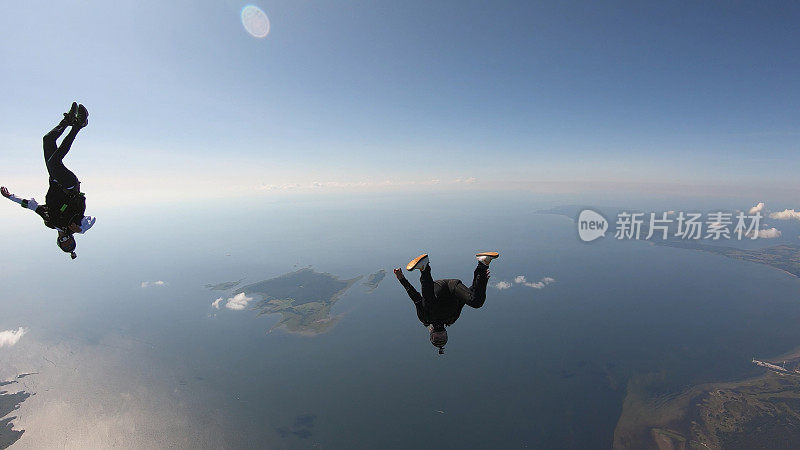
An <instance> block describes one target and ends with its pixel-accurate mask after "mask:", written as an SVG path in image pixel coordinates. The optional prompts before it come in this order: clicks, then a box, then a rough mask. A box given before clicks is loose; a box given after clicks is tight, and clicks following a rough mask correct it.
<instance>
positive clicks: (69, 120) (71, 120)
mask: <svg viewBox="0 0 800 450" xmlns="http://www.w3.org/2000/svg"><path fill="white" fill-rule="evenodd" d="M77 113H78V104H77V103H75V102H72V106H71V107H70V108H69V111H67V112H65V113H64V119H63V120H62V122H65V124H66V125H74V124H75V116H76V114H77Z"/></svg>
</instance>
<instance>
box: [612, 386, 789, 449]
mask: <svg viewBox="0 0 800 450" xmlns="http://www.w3.org/2000/svg"><path fill="white" fill-rule="evenodd" d="M645 392H646V389H645V388H644V385H643V384H641V383H640V382H637V381H633V380H632V381H631V384H629V386H628V394H627V396H626V398H625V401H624V403H623V408H622V414H621V416H620V419H619V422H618V423H617V427H616V429H615V430H614V448H615V449H659V450H673V449H703V448H707V449H727V448H742V449H750V448H773V449H779V448H785V449H790V448H796V443H797V442H800V376H798V375H792V374H779V373H775V372H771V371H769V372H767V373H766V374H764V375H762V376H759V377H756V378H751V379H747V380H743V381H734V382H726V383H708V384H702V385H699V386H695V387H693V388H691V389H689V390H687V391H685V392H683V393H681V394H678V395H675V396H670V397H660V398H651V397H648V395H647V394H646V393H645Z"/></svg>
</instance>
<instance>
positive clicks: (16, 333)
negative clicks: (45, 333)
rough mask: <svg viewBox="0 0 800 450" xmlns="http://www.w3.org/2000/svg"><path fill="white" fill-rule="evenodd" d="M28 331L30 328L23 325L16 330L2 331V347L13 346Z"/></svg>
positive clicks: (0, 344)
mask: <svg viewBox="0 0 800 450" xmlns="http://www.w3.org/2000/svg"><path fill="white" fill-rule="evenodd" d="M27 332H28V330H27V329H25V328H22V327H19V328H17V329H16V330H5V331H0V347H5V346H9V347H11V346H12V345H14V344H16V343H17V342H18V341H19V339H20V338H21V337H22V335H24V334H25V333H27Z"/></svg>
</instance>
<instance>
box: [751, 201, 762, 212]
mask: <svg viewBox="0 0 800 450" xmlns="http://www.w3.org/2000/svg"><path fill="white" fill-rule="evenodd" d="M763 210H764V202H758V204H757V205H756V206H753V207H752V208H750V211H748V212H747V213H748V214H755V213H757V212H761V211H763Z"/></svg>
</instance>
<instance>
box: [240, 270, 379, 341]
mask: <svg viewBox="0 0 800 450" xmlns="http://www.w3.org/2000/svg"><path fill="white" fill-rule="evenodd" d="M361 278H363V277H361V276H359V277H356V278H353V279H350V280H340V279H339V278H337V277H335V276H333V275H331V274H329V273H320V272H317V271H315V270H313V269H311V268H304V269H300V270H297V271H294V272H291V273H287V274H284V275H281V276H279V277H276V278H271V279H269V280H264V281H260V282H258V283H254V284H250V285H247V286H244V287H242V288H240V289H239V290H237V291H236V292H235V293H234V295H235V294H239V293H244V294H245V295H246V296H248V297H249V296H259V297H261V300H260V301H259V302H258V303H257V304H256V306H255V309H256V310H257V311H259V315H262V314H280V315H281V320H280V321H279V322H278V323H277V324H276V325H275V327H273V328H284V329H286V331H288V332H290V333H298V334H306V335H317V334H320V333H324V332H326V331H328V330H330V329H331V328H332V327H333V325H334V324H335V323H336V320H337V318H336V317H331V314H330V313H331V308H332V307H333V305H334V304H335V303H336V302H337V301H338V300H339V298H340V297H341V296H342V295H343V294H344V293H345V292H346V291H347V290H348V289H350V287H351V286H353V284H355V283H356V282H357V281H359V280H360V279H361Z"/></svg>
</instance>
